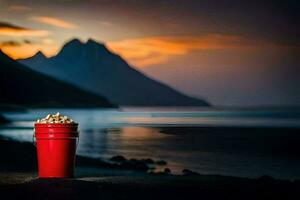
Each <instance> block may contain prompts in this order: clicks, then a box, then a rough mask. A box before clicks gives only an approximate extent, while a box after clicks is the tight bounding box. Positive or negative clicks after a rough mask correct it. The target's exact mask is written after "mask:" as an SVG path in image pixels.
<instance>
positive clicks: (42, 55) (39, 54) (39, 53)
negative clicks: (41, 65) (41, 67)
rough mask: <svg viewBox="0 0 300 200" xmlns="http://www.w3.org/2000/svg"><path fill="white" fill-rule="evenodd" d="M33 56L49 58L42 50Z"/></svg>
mask: <svg viewBox="0 0 300 200" xmlns="http://www.w3.org/2000/svg"><path fill="white" fill-rule="evenodd" d="M32 57H35V58H39V59H41V58H47V57H46V56H45V54H43V52H41V51H38V52H37V53H36V54H34V56H32Z"/></svg>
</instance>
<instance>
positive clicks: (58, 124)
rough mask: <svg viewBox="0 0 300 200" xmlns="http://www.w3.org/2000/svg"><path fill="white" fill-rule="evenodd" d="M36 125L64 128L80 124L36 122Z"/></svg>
mask: <svg viewBox="0 0 300 200" xmlns="http://www.w3.org/2000/svg"><path fill="white" fill-rule="evenodd" d="M34 126H35V127H47V128H52V127H59V128H62V127H76V126H78V123H72V124H71V123H69V124H67V123H53V124H50V123H45V124H42V123H34Z"/></svg>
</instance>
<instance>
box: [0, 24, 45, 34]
mask: <svg viewBox="0 0 300 200" xmlns="http://www.w3.org/2000/svg"><path fill="white" fill-rule="evenodd" d="M0 35H5V36H14V37H22V36H35V37H41V36H45V35H49V32H48V31H45V30H35V29H29V28H24V27H21V26H16V25H13V24H10V23H7V22H0Z"/></svg>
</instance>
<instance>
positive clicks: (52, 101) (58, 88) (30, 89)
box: [0, 50, 113, 107]
mask: <svg viewBox="0 0 300 200" xmlns="http://www.w3.org/2000/svg"><path fill="white" fill-rule="evenodd" d="M42 56H43V55H41V53H39V54H37V57H39V58H42ZM45 58H46V57H45ZM0 66H1V67H0V91H1V93H0V104H3V105H21V106H26V107H62V106H63V107H113V104H112V103H110V102H109V101H108V100H106V99H105V98H103V97H100V96H98V95H96V94H92V93H89V92H86V91H84V90H82V89H78V88H76V87H75V86H73V85H71V84H69V83H64V82H62V81H60V80H56V79H54V78H52V77H48V76H46V75H43V74H41V73H38V72H35V71H33V70H31V69H29V68H27V67H25V66H24V65H22V64H20V63H18V62H16V61H14V60H12V59H11V58H9V57H8V56H7V55H5V54H4V53H3V52H2V51H1V50H0Z"/></svg>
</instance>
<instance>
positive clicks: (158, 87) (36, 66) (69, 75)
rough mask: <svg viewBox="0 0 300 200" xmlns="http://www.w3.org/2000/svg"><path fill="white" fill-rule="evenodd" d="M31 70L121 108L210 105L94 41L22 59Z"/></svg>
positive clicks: (73, 43) (75, 42)
mask: <svg viewBox="0 0 300 200" xmlns="http://www.w3.org/2000/svg"><path fill="white" fill-rule="evenodd" d="M19 62H20V63H22V64H25V65H26V66H28V67H29V68H31V69H33V70H36V71H38V72H41V73H44V74H47V75H50V76H52V77H55V78H57V79H60V80H63V81H66V82H69V83H71V84H73V85H76V86H78V87H80V88H82V89H85V90H87V91H90V92H93V93H95V94H98V95H102V96H104V97H106V98H107V99H109V100H110V101H112V102H114V103H116V104H118V105H128V106H208V103H207V102H205V101H203V100H200V99H196V98H192V97H189V96H186V95H184V94H182V93H180V92H178V91H176V90H174V89H172V88H171V87H169V86H167V85H165V84H162V83H160V82H158V81H156V80H153V79H151V78H149V77H147V76H145V75H144V74H142V73H141V72H139V71H137V70H135V69H134V68H132V67H131V66H129V65H128V64H127V63H126V61H125V60H123V59H122V58H121V57H120V56H118V55H116V54H113V53H112V52H110V51H109V50H108V49H107V48H106V47H105V46H104V45H103V44H99V43H97V42H95V41H94V40H88V41H87V42H86V43H82V42H81V41H79V40H77V39H74V40H71V41H69V42H67V43H66V44H65V45H64V46H63V48H62V49H61V51H60V52H59V53H58V54H57V55H56V56H54V57H51V58H47V57H45V56H44V55H43V54H42V53H41V52H39V53H37V54H36V55H35V56H33V57H31V58H28V59H25V60H19Z"/></svg>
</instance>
